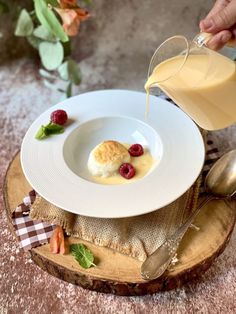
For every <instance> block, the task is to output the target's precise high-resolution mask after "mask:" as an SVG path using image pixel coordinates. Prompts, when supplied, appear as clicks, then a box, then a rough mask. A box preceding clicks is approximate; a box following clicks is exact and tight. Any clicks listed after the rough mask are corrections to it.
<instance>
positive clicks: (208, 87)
mask: <svg viewBox="0 0 236 314" xmlns="http://www.w3.org/2000/svg"><path fill="white" fill-rule="evenodd" d="M205 49H207V48H205ZM184 58H185V56H181V55H180V56H176V57H173V58H170V59H167V60H165V61H163V62H161V63H160V64H159V65H157V66H156V67H155V68H154V70H153V73H152V74H151V76H150V77H149V78H148V80H147V82H146V84H145V89H146V92H147V110H148V101H149V99H148V98H149V92H150V88H151V87H153V86H158V87H159V88H160V89H161V90H163V91H164V92H165V93H166V94H167V95H168V96H169V97H170V98H171V99H173V101H175V102H176V103H177V104H178V105H179V107H180V108H181V109H183V111H185V112H186V113H187V114H188V115H189V116H190V117H191V118H192V119H193V120H194V121H195V122H196V123H197V124H198V125H199V126H200V127H202V128H203V129H206V130H217V129H221V128H224V127H227V126H229V125H231V124H233V123H234V122H236V64H235V62H234V61H232V60H230V59H228V58H227V57H225V56H223V55H221V54H219V53H216V52H214V51H210V50H209V49H208V54H202V55H189V56H188V57H187V59H186V61H185V62H184Z"/></svg>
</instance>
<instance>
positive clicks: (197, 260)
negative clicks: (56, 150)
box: [4, 154, 236, 295]
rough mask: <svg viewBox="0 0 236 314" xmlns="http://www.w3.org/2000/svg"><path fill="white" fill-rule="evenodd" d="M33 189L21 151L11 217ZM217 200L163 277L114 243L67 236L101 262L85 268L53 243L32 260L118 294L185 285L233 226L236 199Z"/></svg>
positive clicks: (10, 184)
mask: <svg viewBox="0 0 236 314" xmlns="http://www.w3.org/2000/svg"><path fill="white" fill-rule="evenodd" d="M30 189H31V187H30V186H29V184H28V183H27V181H26V179H25V177H24V175H23V173H22V169H21V165H20V158H19V154H17V155H16V156H15V158H14V159H13V161H12V163H11V164H10V166H9V168H8V171H7V174H6V177H5V185H4V200H5V207H6V211H7V214H8V218H9V225H10V227H11V229H12V230H13V228H12V223H11V218H10V217H11V211H12V210H13V209H14V208H15V207H16V206H17V205H18V204H19V203H20V202H21V201H22V199H23V197H24V196H25V195H26V194H27V193H28V191H29V190H30ZM231 205H233V206H234V208H233V206H231V207H229V206H227V205H226V203H225V202H224V201H212V202H211V203H209V204H208V205H207V206H205V207H204V208H203V209H202V211H201V213H200V214H199V215H198V217H197V218H196V219H195V222H194V224H195V225H197V226H198V227H199V228H200V230H199V231H196V230H193V229H189V230H188V231H187V233H186V235H185V237H184V238H183V240H182V242H181V245H180V247H179V250H178V258H179V262H178V263H177V264H176V265H174V266H172V268H171V269H170V270H167V271H166V272H165V273H164V274H163V275H162V276H161V277H160V278H158V279H156V280H152V281H144V280H143V279H142V278H141V276H140V266H141V262H139V261H137V260H136V259H134V258H131V257H127V256H125V255H123V254H120V253H117V252H115V251H113V250H111V249H107V248H104V247H99V246H96V245H93V244H91V243H89V242H86V241H83V240H80V239H76V238H72V237H70V238H68V240H69V243H75V242H77V243H78V242H82V243H84V244H85V245H86V246H88V247H89V248H90V249H91V251H92V252H93V253H94V256H95V257H96V263H97V267H93V268H90V269H88V270H84V269H82V268H81V267H80V266H79V264H78V263H77V262H76V261H75V259H74V257H72V256H71V255H59V254H56V255H55V254H51V253H50V251H49V245H48V244H47V245H43V246H41V247H37V248H34V249H32V250H31V251H30V252H31V256H32V259H33V261H34V262H35V263H36V264H37V265H38V266H39V267H41V268H42V269H43V270H45V271H47V272H48V273H49V274H51V275H53V276H55V277H58V278H60V279H62V280H65V281H68V282H70V283H73V284H76V285H79V286H82V287H84V288H87V289H91V290H96V291H99V292H105V293H114V294H117V295H144V294H151V293H155V292H158V291H162V290H169V289H173V288H177V287H179V286H181V285H183V284H184V283H185V282H187V281H190V280H192V279H193V278H195V277H197V276H198V275H200V274H202V273H203V272H205V271H206V270H207V269H208V268H209V267H210V266H211V264H212V263H213V261H214V259H215V258H216V257H217V256H218V255H219V254H220V253H222V252H223V251H224V249H225V247H226V245H227V243H228V241H229V239H230V236H231V233H232V231H233V228H234V224H235V218H236V210H235V209H236V206H235V202H231Z"/></svg>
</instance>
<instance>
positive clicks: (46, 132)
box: [35, 122, 64, 140]
mask: <svg viewBox="0 0 236 314" xmlns="http://www.w3.org/2000/svg"><path fill="white" fill-rule="evenodd" d="M63 132H64V127H63V126H62V125H59V124H54V123H51V122H50V123H48V124H47V125H42V126H41V127H40V129H39V130H38V132H37V133H36V135H35V138H36V139H37V140H43V139H44V138H47V137H49V136H50V135H53V134H61V133H63Z"/></svg>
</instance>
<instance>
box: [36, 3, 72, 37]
mask: <svg viewBox="0 0 236 314" xmlns="http://www.w3.org/2000/svg"><path fill="white" fill-rule="evenodd" d="M34 7H35V12H36V16H37V18H38V19H39V21H40V23H41V24H42V25H43V26H44V27H45V28H47V29H48V31H49V32H51V33H52V34H54V35H55V36H56V37H58V38H59V40H61V41H62V42H66V41H68V40H69V38H68V36H67V35H66V33H65V32H64V30H63V28H62V25H61V24H60V22H59V21H58V19H57V17H56V16H55V14H54V12H53V11H52V10H51V9H50V8H49V7H48V5H47V3H46V2H45V1H44V0H34Z"/></svg>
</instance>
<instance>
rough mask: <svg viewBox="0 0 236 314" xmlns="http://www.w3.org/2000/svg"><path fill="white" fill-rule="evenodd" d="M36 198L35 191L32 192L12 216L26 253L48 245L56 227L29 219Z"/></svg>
mask: <svg viewBox="0 0 236 314" xmlns="http://www.w3.org/2000/svg"><path fill="white" fill-rule="evenodd" d="M35 197H36V193H35V191H34V190H32V191H30V192H29V194H28V195H27V196H26V197H24V199H23V203H21V204H19V205H18V206H17V208H16V209H15V211H14V212H13V214H12V221H13V226H14V229H15V233H16V236H17V238H18V240H19V243H20V248H22V249H24V250H25V251H28V250H30V249H32V248H34V247H37V246H40V245H42V244H45V243H48V242H49V240H50V238H51V235H52V231H53V229H54V227H55V226H54V225H51V224H48V223H46V222H43V221H41V220H32V219H31V218H30V217H29V213H30V206H31V204H33V202H34V200H35Z"/></svg>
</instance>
